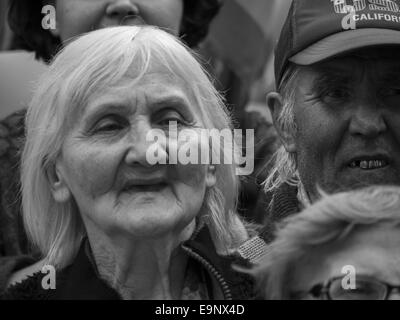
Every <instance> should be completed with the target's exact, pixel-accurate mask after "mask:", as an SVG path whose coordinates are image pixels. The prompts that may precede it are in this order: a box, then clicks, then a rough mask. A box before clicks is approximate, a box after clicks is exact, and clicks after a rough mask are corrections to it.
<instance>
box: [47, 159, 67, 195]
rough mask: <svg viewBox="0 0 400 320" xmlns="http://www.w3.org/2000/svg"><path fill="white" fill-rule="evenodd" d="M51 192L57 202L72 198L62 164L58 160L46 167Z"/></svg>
mask: <svg viewBox="0 0 400 320" xmlns="http://www.w3.org/2000/svg"><path fill="white" fill-rule="evenodd" d="M46 175H47V179H48V181H49V184H50V189H51V193H52V194H53V197H54V200H56V201H57V202H67V201H69V200H70V198H71V191H70V190H69V188H68V185H67V183H66V181H65V178H64V175H63V171H62V168H61V165H60V164H59V163H58V161H56V163H55V164H52V165H50V166H49V167H48V168H47V169H46Z"/></svg>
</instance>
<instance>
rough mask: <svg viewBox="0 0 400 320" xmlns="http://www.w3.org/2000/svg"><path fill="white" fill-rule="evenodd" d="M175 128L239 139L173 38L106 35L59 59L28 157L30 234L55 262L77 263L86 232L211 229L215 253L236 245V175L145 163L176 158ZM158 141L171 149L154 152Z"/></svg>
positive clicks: (158, 233) (31, 114)
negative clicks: (225, 132) (157, 135)
mask: <svg viewBox="0 0 400 320" xmlns="http://www.w3.org/2000/svg"><path fill="white" fill-rule="evenodd" d="M171 121H172V122H175V123H177V130H178V132H177V133H179V132H181V131H182V130H184V129H193V130H197V129H201V128H206V129H212V128H215V129H219V130H221V129H226V128H231V124H230V119H229V115H228V114H227V112H226V110H225V107H224V104H223V102H222V99H221V97H220V95H219V94H218V93H217V91H216V90H215V89H214V87H213V85H212V83H211V82H210V80H209V79H208V77H207V75H206V74H205V73H204V71H203V69H202V68H201V66H200V64H199V63H198V62H197V61H196V59H195V58H194V57H193V56H192V55H191V54H190V52H189V51H188V49H187V48H185V47H184V46H183V45H182V44H181V43H180V42H179V41H178V40H176V39H175V38H174V37H173V36H172V35H170V34H168V33H166V32H164V31H161V30H159V29H156V28H153V27H114V28H107V29H103V30H98V31H95V32H93V33H89V34H88V35H85V36H83V37H81V38H79V39H78V40H76V41H75V42H73V43H71V44H70V45H68V46H67V47H66V48H65V49H64V50H63V51H61V53H60V54H59V55H58V56H57V57H56V59H55V60H54V62H53V63H52V64H51V65H50V68H49V70H48V71H47V72H46V74H44V75H43V77H42V78H41V80H40V82H39V86H38V88H37V91H36V93H35V96H34V98H33V100H32V103H31V106H30V108H29V109H28V114H27V119H26V127H27V131H26V135H27V137H26V145H25V149H24V152H23V155H22V202H23V215H24V220H25V224H26V228H27V232H28V234H29V236H30V238H31V239H32V241H33V243H34V244H35V245H37V246H38V247H39V249H40V250H41V252H42V253H43V255H44V256H46V257H47V259H48V260H49V262H50V263H52V264H55V265H58V266H65V265H66V264H67V263H68V262H70V261H71V259H72V257H73V256H74V254H75V253H76V250H77V248H78V246H79V243H80V241H81V239H82V237H84V236H85V235H86V234H87V233H92V234H100V235H102V236H104V237H108V238H112V239H113V238H126V239H132V241H139V240H141V239H142V240H145V239H156V238H162V237H163V236H166V235H168V234H172V235H174V236H175V237H177V238H179V239H181V240H182V241H183V240H185V239H187V238H188V237H190V235H191V234H192V233H193V231H194V230H195V229H196V228H198V227H200V226H201V225H202V224H204V223H205V224H207V225H208V226H209V229H210V231H211V234H212V236H213V239H214V242H215V245H216V247H217V249H218V248H219V249H221V248H222V249H228V248H230V247H232V246H234V245H235V241H236V240H237V239H236V238H235V236H236V235H235V227H234V224H235V221H236V215H235V214H234V212H235V205H236V198H237V189H238V180H237V176H236V175H235V167H234V165H229V164H226V165H222V164H221V165H209V164H190V163H189V164H181V163H180V162H179V161H178V162H177V163H176V164H161V163H157V164H151V163H150V162H149V161H148V157H147V151H148V149H149V147H150V146H151V147H152V148H153V154H158V155H159V156H164V158H166V159H169V158H170V157H173V152H175V151H176V149H178V148H179V143H180V142H179V141H178V140H176V138H174V134H171V132H169V123H170V122H171ZM150 130H158V132H160V131H161V132H163V133H165V135H166V136H167V138H169V143H165V141H161V140H160V141H155V142H150V141H148V139H147V134H148V132H149V131H150ZM169 135H171V136H169ZM186 143H187V144H191V143H199V141H198V140H190V138H189V140H188V141H186ZM201 143H208V141H205V142H204V141H202V142H201ZM201 147H203V148H204V147H206V148H208V145H206V146H204V145H202V146H201ZM168 163H170V162H168ZM89 240H90V234H89ZM222 249H221V250H222Z"/></svg>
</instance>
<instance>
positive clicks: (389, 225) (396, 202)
mask: <svg viewBox="0 0 400 320" xmlns="http://www.w3.org/2000/svg"><path fill="white" fill-rule="evenodd" d="M399 261H400V188H399V187H392V186H371V187H367V188H365V189H359V190H354V191H348V192H341V193H336V194H334V195H323V196H322V198H321V199H320V200H318V201H317V202H315V203H314V204H312V205H311V206H309V207H307V208H306V209H304V210H303V211H302V212H301V213H299V214H297V215H294V216H291V217H288V218H286V219H285V220H283V221H282V222H281V223H280V225H279V229H278V231H277V235H276V239H275V240H274V241H273V242H272V243H271V245H270V246H269V250H268V254H267V255H266V256H265V258H264V261H263V262H262V263H260V264H259V265H258V266H257V267H256V269H254V270H253V272H254V274H255V275H256V278H257V282H258V286H259V288H260V290H261V293H262V295H263V296H264V298H265V299H278V300H282V299H285V300H286V299H307V300H310V299H313V300H385V299H389V300H399V299H400V294H399V289H400V273H399Z"/></svg>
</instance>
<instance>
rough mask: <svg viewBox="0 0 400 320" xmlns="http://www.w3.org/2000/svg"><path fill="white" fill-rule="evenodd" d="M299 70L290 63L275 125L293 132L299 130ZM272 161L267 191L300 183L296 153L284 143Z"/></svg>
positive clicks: (281, 84) (281, 89)
mask: <svg viewBox="0 0 400 320" xmlns="http://www.w3.org/2000/svg"><path fill="white" fill-rule="evenodd" d="M299 71H300V69H299V67H298V66H296V65H295V64H290V65H289V67H288V68H287V69H286V71H285V73H284V75H283V77H282V81H281V83H280V85H279V88H278V91H279V92H280V93H281V95H282V103H283V107H282V111H281V113H280V114H279V116H278V119H277V123H275V125H276V126H278V127H279V128H281V130H282V131H285V132H290V133H292V134H295V133H296V130H297V128H296V123H295V119H294V104H295V94H296V90H295V88H296V85H297V81H298V75H299ZM271 161H273V167H272V169H271V171H270V173H269V175H268V177H267V179H266V180H265V181H264V182H263V186H264V191H265V192H271V191H274V190H275V189H277V188H279V186H281V185H282V184H283V183H287V184H289V185H293V186H298V185H299V183H300V177H299V173H298V170H297V164H296V155H295V154H293V153H289V152H287V151H286V149H285V148H284V146H283V145H282V146H280V147H279V148H278V150H277V151H276V152H275V154H274V156H273V157H272V159H271Z"/></svg>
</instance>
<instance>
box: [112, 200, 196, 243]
mask: <svg viewBox="0 0 400 320" xmlns="http://www.w3.org/2000/svg"><path fill="white" fill-rule="evenodd" d="M121 209H122V208H121ZM116 215H117V216H118V228H121V229H123V230H125V231H126V232H127V233H128V234H129V235H130V236H133V237H135V238H138V239H155V238H162V237H165V236H167V235H168V234H172V233H174V234H176V235H177V236H178V235H179V233H180V232H179V231H180V230H181V229H182V230H183V229H184V228H185V227H186V225H188V224H189V223H190V222H191V221H192V220H194V218H195V217H189V216H188V215H187V214H185V213H184V212H183V211H182V209H181V208H180V207H178V206H177V205H176V203H168V202H164V203H162V204H160V203H152V204H151V203H146V202H139V203H137V206H136V207H135V208H132V207H130V208H126V209H125V210H123V209H122V210H120V211H119V212H117V213H116Z"/></svg>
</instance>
